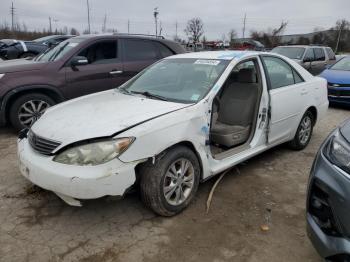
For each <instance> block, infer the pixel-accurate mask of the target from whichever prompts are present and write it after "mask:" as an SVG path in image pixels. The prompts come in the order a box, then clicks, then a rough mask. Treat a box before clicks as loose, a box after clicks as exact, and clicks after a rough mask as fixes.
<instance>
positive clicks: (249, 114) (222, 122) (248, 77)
mask: <svg viewBox="0 0 350 262" xmlns="http://www.w3.org/2000/svg"><path fill="white" fill-rule="evenodd" d="M258 93H259V85H258V84H257V77H256V72H255V70H254V69H250V68H243V69H241V70H240V71H239V72H238V79H237V82H233V83H231V84H230V85H228V86H227V87H226V88H225V89H224V90H223V93H222V95H221V99H220V104H219V112H218V118H217V120H216V122H215V123H214V124H213V127H212V129H211V133H210V135H211V140H212V142H214V143H216V144H219V145H223V146H226V147H233V146H236V145H239V144H242V143H244V142H246V141H247V140H248V138H249V134H250V131H251V127H252V122H253V119H254V112H255V110H254V109H255V107H256V103H257V98H258Z"/></svg>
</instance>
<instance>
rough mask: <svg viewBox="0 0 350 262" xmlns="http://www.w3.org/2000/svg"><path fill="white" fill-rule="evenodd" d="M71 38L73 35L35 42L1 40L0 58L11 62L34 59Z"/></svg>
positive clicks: (39, 39)
mask: <svg viewBox="0 0 350 262" xmlns="http://www.w3.org/2000/svg"><path fill="white" fill-rule="evenodd" d="M71 37H73V35H50V36H45V37H41V38H38V39H35V40H33V41H21V40H15V39H2V40H0V58H2V59H3V60H10V59H17V58H28V57H34V56H36V55H38V54H40V53H42V52H44V51H45V50H47V49H48V48H52V47H54V46H56V45H58V44H59V43H61V42H62V41H64V40H67V39H69V38H71Z"/></svg>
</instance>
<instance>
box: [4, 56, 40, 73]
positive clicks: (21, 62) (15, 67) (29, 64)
mask: <svg viewBox="0 0 350 262" xmlns="http://www.w3.org/2000/svg"><path fill="white" fill-rule="evenodd" d="M46 64H47V63H46V62H38V61H34V60H27V59H14V60H4V61H1V63H0V74H2V73H14V72H23V71H29V70H39V69H42V68H43V67H44V66H45V65H46Z"/></svg>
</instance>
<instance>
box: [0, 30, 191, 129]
mask: <svg viewBox="0 0 350 262" xmlns="http://www.w3.org/2000/svg"><path fill="white" fill-rule="evenodd" d="M183 52H185V51H184V49H183V47H182V46H180V45H179V44H177V43H176V42H173V41H169V40H166V39H163V38H159V37H158V38H156V37H149V36H135V35H134V36H133V35H123V34H119V35H118V34H116V35H85V36H79V37H74V38H70V39H68V40H66V41H64V42H61V43H60V44H59V45H57V46H56V47H54V48H52V49H49V50H47V51H46V52H44V53H43V54H41V55H39V56H37V57H36V58H34V59H32V60H25V59H21V60H12V61H3V62H1V63H0V103H1V104H0V125H1V124H2V125H4V124H5V123H7V122H10V123H11V124H12V125H13V126H14V127H15V128H16V129H17V130H20V129H22V128H24V127H30V126H31V125H32V124H33V123H34V122H35V121H36V120H37V119H38V118H39V117H40V115H41V114H42V113H43V112H45V110H46V109H47V108H48V107H50V106H52V105H54V104H57V103H59V102H62V101H65V100H68V99H71V98H75V97H78V96H82V95H87V94H91V93H95V92H99V91H104V90H107V89H111V88H115V87H117V86H119V85H121V84H123V83H124V82H126V81H127V80H129V79H130V78H131V77H133V76H134V75H136V74H137V73H139V72H140V71H141V70H143V69H144V68H146V67H147V66H149V65H151V64H153V63H154V62H156V61H157V60H159V59H161V58H164V57H167V56H170V55H174V54H179V53H183Z"/></svg>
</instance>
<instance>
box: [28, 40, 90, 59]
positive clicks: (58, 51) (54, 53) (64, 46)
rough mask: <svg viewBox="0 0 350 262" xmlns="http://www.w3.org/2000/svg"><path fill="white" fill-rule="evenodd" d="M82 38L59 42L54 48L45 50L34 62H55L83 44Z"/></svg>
mask: <svg viewBox="0 0 350 262" xmlns="http://www.w3.org/2000/svg"><path fill="white" fill-rule="evenodd" d="M83 41H84V39H83V38H74V39H72V38H71V39H68V40H66V41H63V42H61V43H60V44H58V45H57V46H55V47H54V48H49V49H47V50H46V51H45V52H44V53H42V54H40V55H39V56H37V57H36V58H34V60H35V61H44V62H47V61H56V60H58V59H60V58H61V57H63V56H64V55H65V54H67V53H68V52H69V51H70V50H71V49H73V48H76V47H77V46H79V45H80V43H81V42H83Z"/></svg>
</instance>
